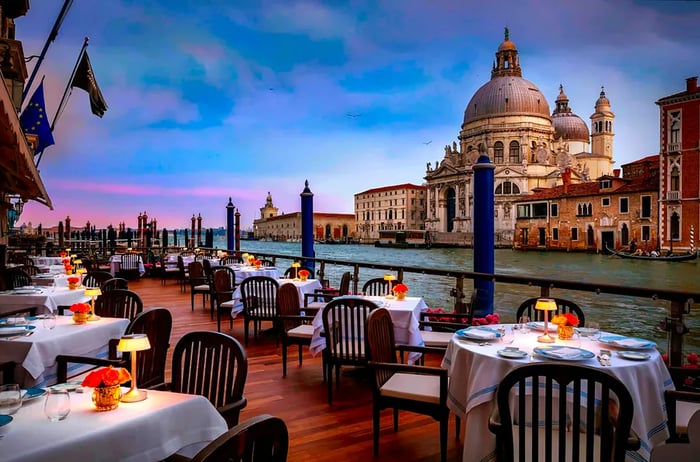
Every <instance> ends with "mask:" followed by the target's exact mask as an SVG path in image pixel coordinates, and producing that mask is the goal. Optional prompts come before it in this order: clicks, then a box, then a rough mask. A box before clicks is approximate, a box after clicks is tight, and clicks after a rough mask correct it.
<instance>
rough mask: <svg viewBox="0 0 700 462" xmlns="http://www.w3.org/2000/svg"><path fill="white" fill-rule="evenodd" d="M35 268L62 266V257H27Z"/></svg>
mask: <svg viewBox="0 0 700 462" xmlns="http://www.w3.org/2000/svg"><path fill="white" fill-rule="evenodd" d="M29 258H31V259H32V261H33V262H34V264H35V265H36V266H50V265H63V263H62V262H61V260H63V258H64V257H29Z"/></svg>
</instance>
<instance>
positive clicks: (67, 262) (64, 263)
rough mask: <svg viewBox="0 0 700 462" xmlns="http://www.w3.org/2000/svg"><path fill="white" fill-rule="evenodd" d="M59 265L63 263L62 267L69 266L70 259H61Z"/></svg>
mask: <svg viewBox="0 0 700 462" xmlns="http://www.w3.org/2000/svg"><path fill="white" fill-rule="evenodd" d="M61 263H63V266H66V265H70V258H62V259H61Z"/></svg>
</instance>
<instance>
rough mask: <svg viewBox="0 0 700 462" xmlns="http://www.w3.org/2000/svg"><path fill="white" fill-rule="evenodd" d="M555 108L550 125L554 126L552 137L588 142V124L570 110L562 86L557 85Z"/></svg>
mask: <svg viewBox="0 0 700 462" xmlns="http://www.w3.org/2000/svg"><path fill="white" fill-rule="evenodd" d="M556 105H557V107H556V109H554V112H553V113H552V125H553V126H554V139H557V140H558V139H560V138H561V139H563V140H565V141H584V142H586V143H588V141H589V139H590V132H589V131H588V125H586V122H584V121H583V119H581V118H580V117H579V116H577V115H576V114H574V113H573V112H571V108H570V107H569V98H568V97H567V96H566V93H564V87H563V86H562V85H559V96H557V101H556Z"/></svg>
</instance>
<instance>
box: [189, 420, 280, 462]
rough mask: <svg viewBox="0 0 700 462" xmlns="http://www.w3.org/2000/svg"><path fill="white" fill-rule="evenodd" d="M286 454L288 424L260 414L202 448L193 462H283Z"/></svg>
mask: <svg viewBox="0 0 700 462" xmlns="http://www.w3.org/2000/svg"><path fill="white" fill-rule="evenodd" d="M288 451H289V433H288V431H287V425H286V424H285V423H284V421H283V420H282V419H280V418H278V417H273V416H271V415H268V414H263V415H259V416H256V417H253V418H251V419H248V420H246V421H245V422H243V423H241V424H239V425H236V426H235V427H233V428H232V429H230V430H229V431H228V432H226V433H224V434H223V435H221V436H220V437H218V438H217V439H215V440H214V441H212V442H211V443H209V444H208V445H207V446H206V447H205V448H204V449H202V450H201V451H199V452H198V453H197V454H196V455H195V456H194V458H193V459H191V461H192V462H231V461H234V462H285V461H286V460H287V452H288Z"/></svg>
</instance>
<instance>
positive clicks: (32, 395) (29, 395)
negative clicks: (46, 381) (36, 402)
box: [22, 388, 46, 403]
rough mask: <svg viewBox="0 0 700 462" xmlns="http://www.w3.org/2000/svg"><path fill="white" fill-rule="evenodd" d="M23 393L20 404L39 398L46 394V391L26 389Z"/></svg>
mask: <svg viewBox="0 0 700 462" xmlns="http://www.w3.org/2000/svg"><path fill="white" fill-rule="evenodd" d="M23 391H24V392H25V393H24V395H23V396H22V402H23V403H24V402H27V401H31V400H33V399H36V398H39V397H41V396H44V395H45V394H46V390H44V389H43V388H27V389H26V390H23Z"/></svg>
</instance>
